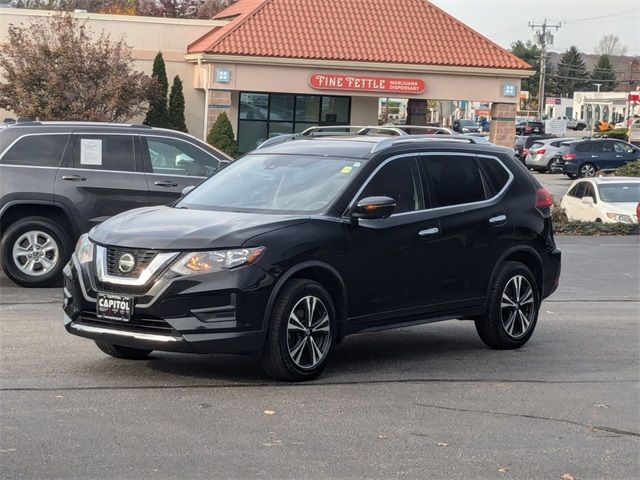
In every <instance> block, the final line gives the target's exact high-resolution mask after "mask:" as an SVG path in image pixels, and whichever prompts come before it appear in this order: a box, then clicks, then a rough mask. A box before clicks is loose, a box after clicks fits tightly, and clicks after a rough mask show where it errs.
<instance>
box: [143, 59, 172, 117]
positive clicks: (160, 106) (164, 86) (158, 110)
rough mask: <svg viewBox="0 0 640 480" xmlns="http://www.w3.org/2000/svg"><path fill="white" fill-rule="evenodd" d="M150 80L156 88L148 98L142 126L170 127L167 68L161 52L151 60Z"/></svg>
mask: <svg viewBox="0 0 640 480" xmlns="http://www.w3.org/2000/svg"><path fill="white" fill-rule="evenodd" d="M151 78H153V79H154V80H155V81H156V87H155V88H154V89H153V92H152V94H151V95H150V96H149V111H148V112H147V116H146V117H145V119H144V124H145V125H149V126H151V127H162V128H168V127H169V126H170V125H169V114H168V111H167V92H168V90H169V80H168V79H167V67H166V65H165V64H164V58H162V52H158V54H157V55H156V58H155V59H154V60H153V70H152V73H151Z"/></svg>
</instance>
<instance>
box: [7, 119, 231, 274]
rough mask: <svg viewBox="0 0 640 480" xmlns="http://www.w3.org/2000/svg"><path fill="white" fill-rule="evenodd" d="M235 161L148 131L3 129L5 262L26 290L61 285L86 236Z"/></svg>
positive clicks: (58, 125)
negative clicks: (62, 275)
mask: <svg viewBox="0 0 640 480" xmlns="http://www.w3.org/2000/svg"><path fill="white" fill-rule="evenodd" d="M229 161H230V158H229V157H228V156H226V155H225V154H224V153H222V152H219V151H217V150H215V149H213V148H211V147H210V146H209V145H206V144H205V143H203V142H201V141H199V140H197V139H195V138H193V137H192V136H190V135H186V134H183V133H180V132H175V131H172V130H164V129H156V128H150V127H145V126H142V125H121V124H103V123H98V124H94V123H70V122H42V123H40V122H29V123H17V124H14V125H10V126H5V127H1V128H0V235H2V237H1V242H0V260H1V263H2V268H3V270H4V271H5V273H6V274H7V275H8V276H9V277H10V278H11V279H12V280H14V281H15V282H16V283H18V284H20V285H23V286H44V285H50V284H52V283H55V282H56V281H58V282H59V281H60V272H61V270H62V268H63V266H64V264H65V263H66V261H67V260H68V259H69V257H70V256H71V253H72V251H73V245H74V244H75V241H76V240H77V238H78V237H79V236H80V234H81V233H83V232H87V231H88V230H89V229H90V228H91V227H93V226H94V225H96V224H98V223H100V222H102V221H104V220H106V219H107V218H109V217H112V216H113V215H116V214H118V213H120V212H123V211H125V210H130V209H132V208H136V207H143V206H148V205H160V204H167V203H170V202H173V201H175V200H177V199H178V198H179V197H180V195H181V191H182V189H183V188H185V187H187V186H192V185H197V184H198V183H200V182H201V181H202V180H203V179H204V178H206V177H208V176H210V175H211V174H212V173H214V172H216V171H218V169H219V168H220V167H221V164H226V163H228V162H229Z"/></svg>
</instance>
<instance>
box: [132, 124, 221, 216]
mask: <svg viewBox="0 0 640 480" xmlns="http://www.w3.org/2000/svg"><path fill="white" fill-rule="evenodd" d="M140 140H141V145H142V156H143V159H144V165H145V171H146V176H147V183H148V185H149V201H150V203H151V204H152V205H165V204H168V203H171V202H173V201H174V200H176V199H178V198H179V197H180V196H181V195H182V190H183V189H184V188H185V187H190V186H195V185H198V184H199V183H200V182H202V181H203V180H205V179H206V178H207V177H209V176H211V175H213V174H214V173H215V172H217V171H218V170H219V169H220V166H221V161H222V162H225V161H226V160H221V159H219V158H216V157H215V156H214V155H212V154H211V153H209V152H206V151H204V150H203V149H202V148H200V147H198V146H196V145H194V144H193V143H190V142H187V141H185V140H182V139H180V138H174V137H169V136H160V135H143V136H141V137H140Z"/></svg>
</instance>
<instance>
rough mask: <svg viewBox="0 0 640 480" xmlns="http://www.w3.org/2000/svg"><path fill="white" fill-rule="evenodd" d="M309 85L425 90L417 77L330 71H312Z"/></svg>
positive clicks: (359, 89)
mask: <svg viewBox="0 0 640 480" xmlns="http://www.w3.org/2000/svg"><path fill="white" fill-rule="evenodd" d="M309 85H311V87H312V88H315V89H317V90H349V91H358V92H382V93H422V92H424V90H425V84H424V81H423V80H420V79H418V78H398V77H366V76H361V75H334V74H331V73H314V74H313V75H311V76H310V77H309Z"/></svg>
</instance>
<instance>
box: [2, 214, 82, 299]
mask: <svg viewBox="0 0 640 480" xmlns="http://www.w3.org/2000/svg"><path fill="white" fill-rule="evenodd" d="M71 248H72V245H71V240H70V238H69V235H68V234H67V233H66V232H65V230H64V228H62V227H61V226H60V225H59V224H57V223H56V222H54V221H52V220H49V219H48V218H45V217H26V218H23V219H21V220H18V221H17V222H15V223H13V224H11V225H10V226H9V227H8V228H7V230H6V231H5V232H4V235H3V236H2V241H1V242H0V259H1V261H2V269H3V270H4V272H5V273H6V274H7V276H8V277H9V278H10V279H11V280H13V281H14V282H15V283H17V284H18V285H20V286H23V287H46V286H55V285H58V284H59V283H60V280H61V275H60V272H61V271H62V269H63V268H64V264H65V263H66V262H67V260H68V259H69V257H70V255H71Z"/></svg>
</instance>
